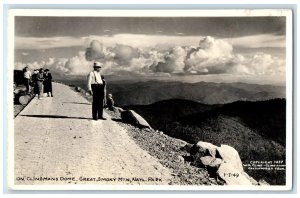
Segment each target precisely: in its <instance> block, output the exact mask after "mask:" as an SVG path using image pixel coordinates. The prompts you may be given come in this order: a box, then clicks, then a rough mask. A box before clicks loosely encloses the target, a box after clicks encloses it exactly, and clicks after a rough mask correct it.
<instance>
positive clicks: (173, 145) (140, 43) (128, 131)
mask: <svg viewBox="0 0 300 198" xmlns="http://www.w3.org/2000/svg"><path fill="white" fill-rule="evenodd" d="M9 14H10V15H9V17H10V20H9V31H10V34H9V38H10V39H9V47H10V49H9V52H8V55H9V61H10V62H9V64H10V65H9V77H10V78H9V79H10V80H9V82H8V85H9V86H10V89H9V90H10V92H11V93H10V94H11V100H10V104H9V108H10V114H11V115H9V118H11V120H10V122H9V132H8V134H9V135H8V137H9V144H8V146H9V147H8V151H9V154H8V157H9V166H8V169H9V175H8V181H9V187H10V188H11V189H16V190H18V189H32V190H34V189H50V190H58V189H59V190H64V189H87V190H124V189H130V190H166V189H170V190H187V189H188V190H202V189H203V190H220V189H225V190H231V189H233V190H289V189H291V186H292V184H291V183H292V146H293V145H292V68H293V65H292V12H291V10H283V9H282V10H280V9H277V10H276V9H270V10H255V9H254V10H242V9H236V10H180V11H175V10H109V11H108V10H77V11H76V10H72V11H71V10H51V9H46V10H26V9H24V10H10V13H9Z"/></svg>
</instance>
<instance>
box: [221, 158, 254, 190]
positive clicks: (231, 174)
mask: <svg viewBox="0 0 300 198" xmlns="http://www.w3.org/2000/svg"><path fill="white" fill-rule="evenodd" d="M217 175H218V177H220V178H221V179H222V180H223V181H225V183H226V184H227V185H248V186H249V185H252V182H251V181H250V180H249V179H248V178H247V177H246V175H244V174H243V171H242V172H241V171H239V170H238V169H236V168H235V167H233V166H232V165H231V163H222V164H221V165H220V167H219V169H218V171H217Z"/></svg>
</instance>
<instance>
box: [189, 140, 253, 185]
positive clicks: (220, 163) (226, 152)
mask: <svg viewBox="0 0 300 198" xmlns="http://www.w3.org/2000/svg"><path fill="white" fill-rule="evenodd" d="M190 155H191V157H192V159H193V161H192V164H194V165H195V166H198V167H206V168H207V171H208V172H209V174H210V175H211V176H212V177H216V178H218V179H221V180H223V181H224V182H225V184H227V185H258V182H257V181H255V180H254V179H253V178H252V177H250V176H249V175H248V174H247V173H245V172H244V169H243V165H242V161H241V159H240V156H239V153H238V152H237V151H236V150H235V149H234V148H233V147H231V146H228V145H221V146H220V147H218V146H215V145H213V144H211V143H208V142H201V141H200V142H198V143H197V144H195V145H193V147H192V148H191V151H190Z"/></svg>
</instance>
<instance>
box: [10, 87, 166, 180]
mask: <svg viewBox="0 0 300 198" xmlns="http://www.w3.org/2000/svg"><path fill="white" fill-rule="evenodd" d="M53 89H54V94H55V95H54V97H53V98H51V97H45V98H44V99H43V100H38V99H37V98H34V99H33V100H32V101H31V103H30V104H29V105H28V106H27V107H26V108H25V109H24V110H23V111H22V112H21V113H20V114H19V115H18V116H17V117H16V118H15V120H14V128H15V131H14V136H15V137H14V141H15V142H14V144H15V147H14V152H15V153H14V156H15V160H14V163H15V164H14V165H15V167H14V170H15V171H14V174H15V175H14V179H15V184H16V185H18V184H168V182H169V179H170V178H171V176H170V171H169V170H168V169H166V168H164V167H163V166H162V165H161V164H160V163H159V162H158V161H157V160H156V159H155V158H153V157H152V156H150V155H149V154H148V153H147V152H146V151H144V150H142V149H141V148H140V147H138V146H137V145H136V144H135V142H134V141H133V140H132V139H130V137H129V136H128V135H127V133H126V131H125V129H123V128H122V127H121V126H120V125H118V123H117V122H115V121H113V120H111V119H110V117H109V116H108V115H106V114H105V116H106V117H107V118H108V120H106V121H103V120H99V121H94V120H92V119H91V104H90V103H89V102H88V101H86V99H84V98H83V97H82V96H80V95H79V94H78V93H76V92H74V91H72V90H71V89H70V88H69V87H67V86H65V85H62V84H58V83H53Z"/></svg>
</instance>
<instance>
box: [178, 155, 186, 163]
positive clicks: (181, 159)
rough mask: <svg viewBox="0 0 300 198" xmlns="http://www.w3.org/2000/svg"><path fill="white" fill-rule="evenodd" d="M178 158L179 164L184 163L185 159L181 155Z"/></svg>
mask: <svg viewBox="0 0 300 198" xmlns="http://www.w3.org/2000/svg"><path fill="white" fill-rule="evenodd" d="M177 158H178V161H179V162H181V163H183V162H184V158H183V157H182V156H181V155H178V156H177Z"/></svg>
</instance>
